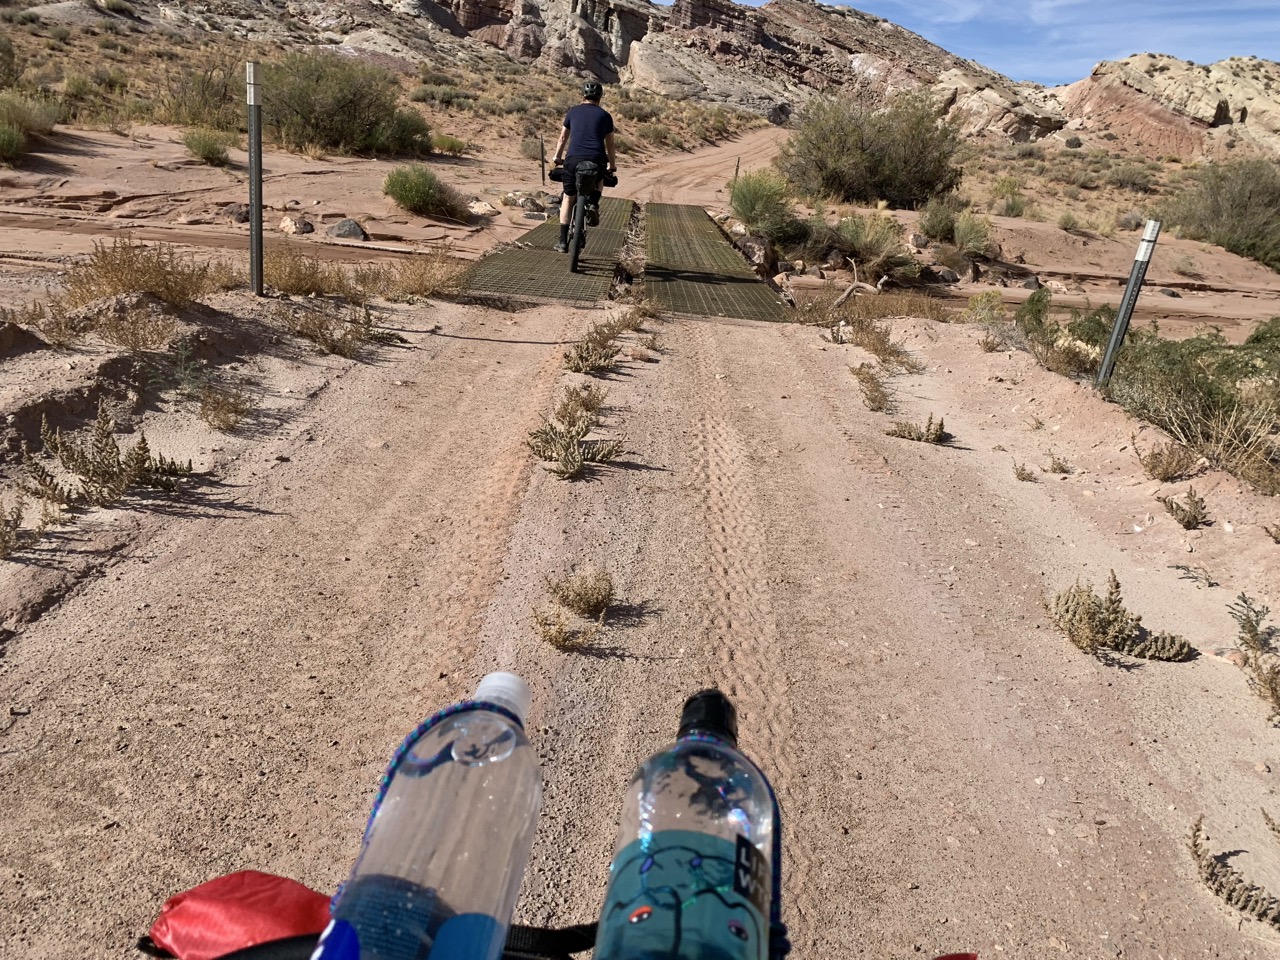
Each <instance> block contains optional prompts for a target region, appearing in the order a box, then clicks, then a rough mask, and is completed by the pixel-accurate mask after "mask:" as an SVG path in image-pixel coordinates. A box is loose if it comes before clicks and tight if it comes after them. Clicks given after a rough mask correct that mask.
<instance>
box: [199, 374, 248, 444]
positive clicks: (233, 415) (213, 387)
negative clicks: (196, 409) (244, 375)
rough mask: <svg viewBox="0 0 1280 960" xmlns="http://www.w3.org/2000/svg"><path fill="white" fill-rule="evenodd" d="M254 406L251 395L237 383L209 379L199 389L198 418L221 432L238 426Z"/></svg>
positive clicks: (230, 430)
mask: <svg viewBox="0 0 1280 960" xmlns="http://www.w3.org/2000/svg"><path fill="white" fill-rule="evenodd" d="M256 406H257V403H256V402H255V400H254V398H253V396H252V395H251V394H250V393H249V392H248V391H247V390H245V389H244V387H242V386H240V385H238V384H224V383H218V382H216V381H212V380H210V381H208V382H206V383H205V384H204V386H203V388H201V390H200V419H201V420H203V421H204V422H205V423H207V424H209V426H211V427H213V429H215V430H220V431H221V432H223V433H230V432H232V431H233V430H235V429H236V427H238V426H240V424H241V423H242V422H243V421H244V418H245V417H247V416H248V415H249V414H250V413H252V412H253V410H254V408H255V407H256Z"/></svg>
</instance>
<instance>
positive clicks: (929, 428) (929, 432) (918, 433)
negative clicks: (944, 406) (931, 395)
mask: <svg viewBox="0 0 1280 960" xmlns="http://www.w3.org/2000/svg"><path fill="white" fill-rule="evenodd" d="M885 436H888V437H899V438H901V439H903V440H915V441H916V442H918V443H935V444H939V445H943V446H945V445H946V444H948V443H950V442H951V441H952V440H953V439H954V437H952V435H951V434H949V433H948V432H947V429H946V425H945V423H944V421H943V418H942V417H939V418H938V422H937V423H934V422H933V414H932V413H931V414H929V419H928V420H927V421H926V422H925V424H924V426H921V425H920V424H918V423H912V422H911V421H910V420H898V421H896V422H895V423H894V425H893V426H892V427H890V428H889V429H888V430H886V431H885Z"/></svg>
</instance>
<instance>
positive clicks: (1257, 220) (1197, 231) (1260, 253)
mask: <svg viewBox="0 0 1280 960" xmlns="http://www.w3.org/2000/svg"><path fill="white" fill-rule="evenodd" d="M1161 218H1162V219H1163V220H1165V222H1166V223H1168V224H1169V225H1171V226H1173V225H1176V226H1178V227H1180V228H1181V230H1182V234H1183V236H1186V237H1189V238H1191V239H1193V240H1204V241H1207V242H1209V243H1213V244H1217V245H1218V246H1220V247H1224V248H1225V249H1227V250H1230V251H1231V252H1232V253H1235V254H1238V255H1240V256H1242V257H1249V258H1251V259H1253V260H1257V261H1259V262H1260V263H1264V264H1266V265H1267V266H1269V267H1271V269H1273V270H1280V170H1277V169H1276V164H1275V163H1274V162H1273V161H1271V160H1268V159H1264V158H1262V157H1256V158H1250V159H1245V160H1232V161H1229V162H1227V163H1210V164H1206V165H1204V166H1203V167H1201V168H1200V169H1199V170H1197V171H1196V172H1195V173H1194V174H1192V176H1191V180H1190V183H1189V184H1188V185H1187V186H1186V187H1185V188H1184V189H1182V190H1180V191H1179V192H1178V193H1177V194H1176V195H1175V196H1174V197H1173V198H1172V199H1171V200H1170V201H1169V202H1168V203H1167V204H1165V206H1164V209H1163V210H1162V211H1161Z"/></svg>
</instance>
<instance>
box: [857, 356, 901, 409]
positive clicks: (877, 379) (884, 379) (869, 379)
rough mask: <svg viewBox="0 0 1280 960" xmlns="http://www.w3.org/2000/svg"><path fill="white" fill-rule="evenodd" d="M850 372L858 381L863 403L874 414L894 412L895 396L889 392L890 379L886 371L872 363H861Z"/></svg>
mask: <svg viewBox="0 0 1280 960" xmlns="http://www.w3.org/2000/svg"><path fill="white" fill-rule="evenodd" d="M849 372H850V373H852V374H853V375H854V377H855V378H856V379H857V381H858V388H859V389H860V390H861V391H862V403H863V405H864V406H865V407H866V408H867V409H868V410H870V411H872V412H873V413H892V412H893V410H894V401H893V394H891V393H890V392H889V388H888V381H889V378H888V375H887V374H886V373H885V371H883V370H881V369H880V368H879V367H876V366H874V365H872V364H870V363H860V364H858V365H857V366H856V367H850V368H849Z"/></svg>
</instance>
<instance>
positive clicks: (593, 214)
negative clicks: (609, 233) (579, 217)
mask: <svg viewBox="0 0 1280 960" xmlns="http://www.w3.org/2000/svg"><path fill="white" fill-rule="evenodd" d="M587 226H588V227H598V226H600V208H599V207H587Z"/></svg>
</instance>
